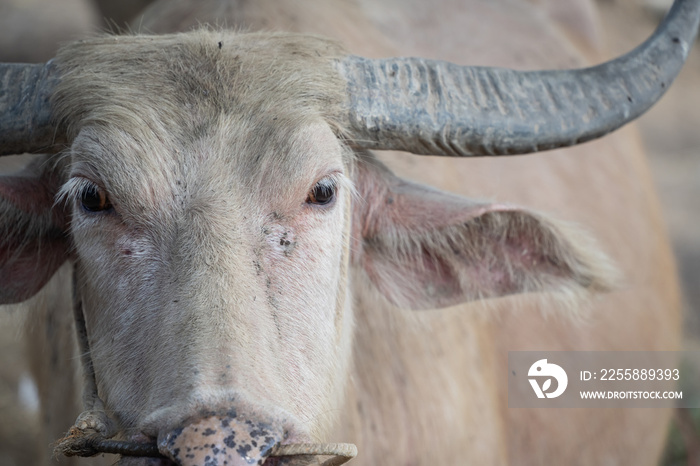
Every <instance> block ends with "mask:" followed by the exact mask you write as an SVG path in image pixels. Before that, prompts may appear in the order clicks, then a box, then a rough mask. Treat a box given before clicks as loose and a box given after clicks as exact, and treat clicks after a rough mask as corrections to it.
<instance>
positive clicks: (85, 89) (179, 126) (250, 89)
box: [55, 31, 343, 210]
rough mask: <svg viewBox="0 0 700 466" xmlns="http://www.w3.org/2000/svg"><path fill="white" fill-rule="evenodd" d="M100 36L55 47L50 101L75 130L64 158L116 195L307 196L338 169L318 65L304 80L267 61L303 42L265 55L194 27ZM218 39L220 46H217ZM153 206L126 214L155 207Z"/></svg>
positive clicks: (296, 71)
mask: <svg viewBox="0 0 700 466" xmlns="http://www.w3.org/2000/svg"><path fill="white" fill-rule="evenodd" d="M217 34H218V35H217ZM241 38H243V39H241ZM112 39H113V41H110V38H102V39H98V40H95V41H94V42H95V43H88V44H77V45H75V46H73V47H74V49H71V48H70V47H69V48H68V49H65V50H64V51H63V53H62V54H61V55H60V56H59V60H61V61H62V63H63V66H64V67H65V69H66V70H69V72H67V73H66V77H65V78H64V80H63V82H62V84H61V87H60V89H59V90H58V92H57V96H56V98H55V105H56V108H57V112H58V115H59V118H60V119H61V120H62V121H64V122H65V123H66V124H67V125H68V126H70V127H71V128H72V129H73V131H74V132H75V133H78V132H79V131H82V133H83V134H81V137H78V138H77V139H76V143H75V146H74V151H73V153H74V161H75V162H76V163H84V164H87V165H89V166H91V167H92V168H94V169H95V171H96V172H97V173H98V174H99V176H101V177H104V178H106V180H105V184H107V185H109V187H111V188H112V190H113V191H114V192H112V193H111V194H112V195H113V196H115V197H116V198H119V197H123V198H127V197H129V196H132V195H133V193H141V194H143V195H145V196H146V197H148V196H155V197H156V198H157V197H158V196H162V197H164V198H170V199H171V198H172V197H173V194H177V192H178V191H181V190H183V189H187V190H189V191H190V194H191V192H192V191H193V190H194V191H196V190H197V189H198V188H202V189H207V190H211V188H212V183H214V184H215V186H216V187H217V188H219V189H221V188H223V189H225V190H231V189H232V188H235V189H238V190H240V189H241V188H243V189H247V190H252V189H254V188H256V187H257V188H258V189H257V190H258V191H260V187H261V186H262V187H265V186H276V187H278V188H280V187H281V188H282V189H284V187H290V189H300V188H298V186H304V189H308V186H306V184H308V183H310V182H312V181H313V179H314V177H317V176H320V175H321V174H322V172H323V171H324V170H334V169H340V168H342V162H341V161H340V157H341V154H342V153H343V151H342V150H341V147H340V144H339V143H338V141H337V139H336V138H335V136H334V134H333V131H332V130H331V128H333V122H332V121H331V120H332V118H331V116H329V114H328V112H327V110H328V108H329V107H328V106H329V105H331V106H332V105H334V104H333V102H332V101H333V100H334V99H336V98H337V96H335V95H334V93H335V92H336V91H337V86H336V84H337V83H335V80H334V79H335V78H332V77H331V78H328V77H327V76H326V77H325V78H324V79H325V82H322V81H324V79H321V78H319V76H318V69H317V70H316V71H314V72H311V73H310V75H309V76H307V75H305V74H304V73H305V71H304V70H303V66H301V65H300V64H296V65H295V66H290V65H289V63H288V62H289V59H288V58H289V57H285V56H282V57H279V56H278V55H276V54H277V53H282V52H284V51H285V50H286V51H287V52H289V50H288V49H290V48H294V47H297V48H300V47H302V45H303V44H300V43H289V40H288V39H287V38H283V37H280V38H279V42H280V43H279V44H277V45H278V46H279V47H278V48H279V50H277V51H276V52H274V53H273V52H271V51H270V50H267V53H253V52H252V51H251V49H255V48H256V47H261V46H263V45H269V44H264V43H263V44H259V43H257V41H256V40H255V38H251V37H249V36H237V35H230V36H229V35H227V34H224V33H216V34H215V33H212V32H204V31H199V32H197V33H191V34H189V35H176V36H166V37H164V38H157V39H156V38H149V37H143V36H138V37H132V38H126V39H130V40H122V38H119V40H117V39H116V38H112ZM214 39H219V40H217V41H214ZM265 40H269V38H265ZM294 40H297V41H298V39H296V38H295V39H294ZM294 40H292V42H294ZM219 42H222V43H223V44H229V43H230V45H226V46H223V45H222V48H221V49H219V48H218V43H219ZM238 42H241V45H240V47H238V45H239V44H238ZM263 42H264V41H263ZM302 42H303V40H302ZM211 44H213V45H211ZM315 46H316V47H318V44H315ZM212 48H213V49H214V50H211V49H212ZM272 48H274V47H272ZM224 50H225V51H226V53H220V54H219V52H220V51H224ZM217 54H218V55H220V56H218V55H217ZM214 55H216V56H214ZM242 56H243V57H244V58H241V57H242ZM139 57H140V58H139ZM137 58H138V59H137ZM316 58H317V57H316ZM314 60H315V59H314ZM202 61H206V62H208V66H203V65H202ZM270 69H274V70H273V71H270ZM271 75H275V76H271ZM300 178H302V179H300ZM304 178H310V180H307V179H304ZM203 179H204V180H206V183H205V184H206V186H202V180H203ZM263 180H264V181H265V182H264V183H261V181H263ZM275 181H278V182H277V183H275ZM198 185H199V186H198ZM297 185H298V186H297ZM270 194H272V195H273V196H275V195H277V197H278V198H291V197H294V196H293V194H295V193H289V192H287V193H279V192H278V193H268V197H270V196H269V195H270ZM162 201H163V199H160V200H158V199H152V200H150V201H149V200H146V202H144V205H142V206H134V207H135V208H137V210H143V208H149V207H150V208H162V205H163V202H162ZM138 207H140V209H138Z"/></svg>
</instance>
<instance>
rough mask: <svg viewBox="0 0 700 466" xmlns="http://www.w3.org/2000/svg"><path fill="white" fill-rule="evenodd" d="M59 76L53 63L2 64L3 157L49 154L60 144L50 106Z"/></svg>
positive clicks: (0, 114) (0, 143)
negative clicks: (56, 144)
mask: <svg viewBox="0 0 700 466" xmlns="http://www.w3.org/2000/svg"><path fill="white" fill-rule="evenodd" d="M56 75H57V73H56V71H55V66H54V65H52V64H51V62H49V63H47V64H45V65H43V64H42V65H27V64H24V63H0V155H10V154H21V153H24V152H42V151H46V152H49V151H50V148H51V146H52V145H53V144H54V143H55V142H57V141H56V139H57V138H56V134H55V131H54V128H53V126H52V125H51V109H50V106H49V98H50V97H51V94H52V92H53V88H54V86H55V84H56V82H57V81H58V78H57V76H56ZM59 139H60V138H59Z"/></svg>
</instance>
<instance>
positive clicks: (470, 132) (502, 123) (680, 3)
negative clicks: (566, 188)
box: [338, 0, 700, 156]
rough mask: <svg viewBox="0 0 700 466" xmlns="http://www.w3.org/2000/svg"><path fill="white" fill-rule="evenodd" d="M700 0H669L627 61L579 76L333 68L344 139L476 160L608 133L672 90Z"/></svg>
mask: <svg viewBox="0 0 700 466" xmlns="http://www.w3.org/2000/svg"><path fill="white" fill-rule="evenodd" d="M699 18H700V1H699V0H676V2H675V3H674V5H673V7H672V8H671V10H670V12H669V13H668V15H667V17H666V19H665V20H664V21H663V22H662V24H661V25H660V26H659V27H658V29H657V30H656V32H655V33H654V35H653V36H652V37H650V38H649V39H648V40H647V41H646V42H644V43H643V44H642V45H640V46H639V47H637V48H636V49H635V50H633V51H632V52H630V53H628V54H627V55H624V56H622V57H620V58H618V59H615V60H612V61H609V62H607V63H604V64H602V65H599V66H595V67H591V68H584V69H579V70H561V71H559V70H556V71H554V70H552V71H514V70H509V69H503V68H488V67H467V66H458V65H455V64H452V63H448V62H445V61H437V60H424V59H420V58H389V59H380V60H370V59H365V58H361V57H357V56H350V57H347V58H345V59H344V60H342V61H339V62H338V68H339V70H340V72H341V74H343V76H344V77H345V78H346V80H347V93H348V104H347V108H348V115H347V118H348V126H349V129H348V138H349V139H350V143H351V144H353V145H355V146H357V147H362V148H366V149H379V150H403V151H407V152H413V153H415V154H423V155H449V156H480V155H511V154H526V153H531V152H538V151H543V150H548V149H554V148H557V147H566V146H573V145H575V144H579V143H581V142H585V141H588V140H591V139H594V138H597V137H600V136H603V135H605V134H606V133H609V132H610V131H613V130H615V129H617V128H619V127H620V126H622V125H624V124H626V123H628V122H630V121H631V120H633V119H635V118H636V117H638V116H639V115H641V114H642V113H644V111H646V110H647V109H648V108H649V107H651V106H652V105H653V104H654V103H655V102H656V101H657V100H658V99H659V98H660V97H661V96H662V95H663V93H664V92H665V90H666V89H667V88H668V87H669V86H670V84H671V82H672V81H673V80H674V79H675V77H676V76H677V74H678V73H679V71H680V69H681V68H682V66H683V63H684V62H685V59H686V57H687V55H688V51H689V49H690V47H691V45H692V44H693V42H694V40H695V35H696V33H697V29H698V20H699Z"/></svg>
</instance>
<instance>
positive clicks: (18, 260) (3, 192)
mask: <svg viewBox="0 0 700 466" xmlns="http://www.w3.org/2000/svg"><path fill="white" fill-rule="evenodd" d="M59 186H60V181H59V176H58V175H57V174H56V173H55V172H54V171H53V170H52V169H51V166H50V164H49V163H47V159H46V158H44V157H41V158H39V159H37V160H35V161H34V162H32V163H30V164H29V165H28V166H27V167H26V168H25V169H23V170H22V171H21V172H19V173H17V174H14V175H8V176H0V304H11V303H18V302H21V301H24V300H26V299H29V298H31V297H32V296H33V295H34V294H36V293H37V292H38V291H39V290H40V289H41V288H42V287H43V286H44V285H45V284H46V282H48V281H49V279H50V278H51V277H52V276H53V274H54V272H56V270H57V269H58V268H59V267H60V265H61V264H62V263H63V262H65V260H66V259H67V258H68V251H69V247H68V244H69V242H68V237H67V235H66V227H67V223H68V220H67V214H66V213H65V211H64V208H63V205H62V204H56V203H55V200H54V196H55V194H56V192H57V191H58V188H59Z"/></svg>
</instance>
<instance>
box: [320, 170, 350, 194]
mask: <svg viewBox="0 0 700 466" xmlns="http://www.w3.org/2000/svg"><path fill="white" fill-rule="evenodd" d="M325 179H326V180H328V184H329V186H334V187H335V188H336V189H337V188H342V189H344V190H345V189H347V190H348V192H350V194H351V195H352V196H353V197H354V196H355V194H357V193H356V190H355V185H354V184H353V182H352V181H351V180H350V179H349V178H347V177H346V176H345V175H343V174H342V173H331V174H330V175H328V176H327V177H326V178H325Z"/></svg>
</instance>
